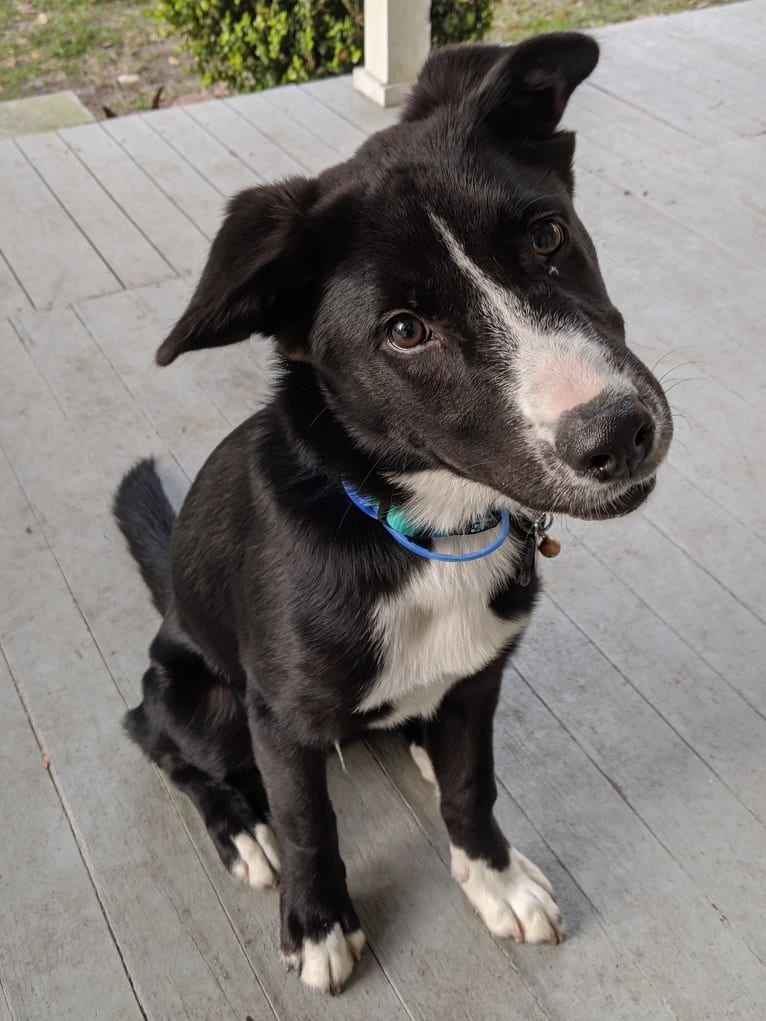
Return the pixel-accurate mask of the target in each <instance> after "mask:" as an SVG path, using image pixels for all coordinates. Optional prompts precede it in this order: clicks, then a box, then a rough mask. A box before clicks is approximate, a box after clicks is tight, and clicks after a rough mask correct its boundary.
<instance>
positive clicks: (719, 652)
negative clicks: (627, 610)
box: [585, 517, 766, 715]
mask: <svg viewBox="0 0 766 1021" xmlns="http://www.w3.org/2000/svg"><path fill="white" fill-rule="evenodd" d="M621 524H622V523H621V522H602V523H600V525H599V532H598V545H597V546H596V542H595V541H594V539H593V538H592V537H591V536H590V535H589V536H588V537H587V539H586V540H585V541H586V545H587V546H588V548H589V549H590V550H591V551H592V552H593V553H594V555H596V556H597V557H598V559H599V560H601V561H602V563H605V564H607V565H608V566H609V567H610V568H611V569H612V570H613V571H615V572H616V573H617V574H618V575H619V576H620V577H621V578H622V579H623V580H624V581H625V583H626V584H627V585H628V586H629V587H630V588H631V589H632V590H633V591H634V592H635V593H636V594H637V595H638V596H639V598H641V599H643V600H644V602H645V603H647V604H648V605H649V606H651V607H652V608H653V609H654V610H655V612H656V613H657V614H659V616H660V617H661V618H662V619H663V620H665V622H666V623H667V624H668V625H669V626H670V627H672V628H673V630H674V631H675V632H676V633H677V634H679V635H680V636H681V637H682V638H683V639H684V641H685V642H687V643H688V644H690V645H691V646H692V647H693V648H694V649H695V650H696V651H697V652H698V653H699V655H700V656H702V658H703V659H704V660H705V661H706V662H707V663H708V664H709V665H710V666H711V667H712V668H713V669H714V670H715V671H717V673H718V674H720V676H721V677H722V678H724V679H726V680H727V681H728V683H729V684H731V686H732V687H733V688H735V689H736V690H737V691H738V692H739V693H740V694H741V695H742V696H743V697H744V698H746V699H747V700H748V702H750V704H751V705H753V706H754V707H755V708H756V709H757V710H758V711H759V712H760V713H761V714H763V715H766V690H764V685H763V670H762V665H763V660H762V656H763V649H764V647H765V644H764V643H765V639H766V629H765V627H764V625H763V624H762V623H761V622H760V621H759V620H758V619H757V618H756V617H754V616H753V614H752V613H750V611H749V610H748V609H747V608H746V607H745V606H743V605H742V603H741V602H739V601H738V600H737V599H736V598H735V597H734V596H732V595H730V594H729V593H728V592H727V591H726V590H725V589H724V588H722V587H721V586H720V585H719V584H718V582H717V581H716V580H715V579H714V578H712V577H711V576H710V575H709V574H707V573H706V572H705V571H704V570H702V569H701V568H700V567H699V566H698V565H697V564H695V563H693V562H692V561H691V560H690V559H689V558H688V557H686V556H681V557H679V556H678V555H677V549H676V547H674V546H673V545H672V543H671V542H670V541H669V540H668V539H667V538H665V536H664V535H662V533H661V532H659V531H658V530H657V529H656V528H653V527H652V525H651V524H650V523H649V522H647V521H645V520H644V519H643V518H641V517H634V518H632V519H631V520H630V528H629V533H628V535H629V538H628V539H627V540H626V532H625V529H624V528H621V527H620V525H621ZM635 550H641V556H640V558H637V557H636V556H635ZM647 563H649V564H651V565H652V569H651V571H647V570H646V568H645V565H646V564H647ZM713 607H714V608H715V609H714V611H713V610H712V609H711V608H713Z"/></svg>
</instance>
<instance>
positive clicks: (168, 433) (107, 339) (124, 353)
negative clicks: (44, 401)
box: [78, 293, 229, 479]
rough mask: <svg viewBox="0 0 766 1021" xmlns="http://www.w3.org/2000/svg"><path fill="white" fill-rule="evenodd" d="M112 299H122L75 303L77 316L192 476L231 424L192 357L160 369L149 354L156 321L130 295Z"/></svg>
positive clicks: (157, 336) (155, 339) (154, 344)
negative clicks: (203, 384) (201, 380)
mask: <svg viewBox="0 0 766 1021" xmlns="http://www.w3.org/2000/svg"><path fill="white" fill-rule="evenodd" d="M115 297H118V298H119V299H121V300H119V301H116V302H108V303H104V304H101V303H97V304H91V303H90V302H84V303H83V304H82V305H79V306H78V314H79V315H80V317H81V318H82V321H83V322H84V324H85V326H86V328H87V329H88V332H89V333H90V335H91V336H92V337H93V338H94V340H95V341H96V343H97V344H98V345H99V347H100V348H101V350H102V351H103V352H104V354H105V355H106V357H107V358H108V360H109V362H110V364H111V365H112V367H113V368H114V369H115V371H116V372H117V374H118V375H119V377H120V378H121V379H122V381H123V383H124V384H125V386H126V387H127V389H128V391H129V392H130V393H131V394H132V395H133V398H134V400H135V401H136V402H137V403H138V405H139V407H140V408H142V409H143V410H144V412H145V413H146V415H147V417H148V418H149V419H150V421H151V422H152V425H153V426H154V428H155V429H156V430H157V432H158V433H159V434H160V435H162V436H164V437H165V438H166V440H167V442H168V445H169V447H170V450H171V451H172V453H173V455H174V457H175V458H176V460H177V461H178V463H179V464H180V465H181V467H182V468H183V470H184V472H185V473H186V475H187V476H188V477H189V478H190V479H193V478H194V476H195V475H196V474H197V472H198V471H199V469H200V467H201V466H202V464H203V463H204V462H205V461H206V460H207V458H208V457H209V455H210V453H211V452H212V451H213V449H214V448H215V447H216V446H217V445H218V443H219V442H220V441H221V440H222V439H223V437H224V436H225V435H226V433H227V432H228V426H229V423H228V422H227V421H226V419H225V418H224V417H223V416H222V415H221V413H220V412H219V410H218V409H217V408H216V407H215V405H214V404H213V402H212V401H211V400H210V398H209V397H208V396H207V395H206V394H205V392H204V391H203V390H202V389H201V388H200V387H199V385H198V384H197V382H196V380H195V378H194V371H193V364H194V358H195V356H194V355H193V354H192V355H186V356H185V357H184V358H182V359H180V360H179V361H178V362H176V363H175V364H174V365H173V366H172V367H171V368H168V369H160V368H158V367H157V366H156V365H155V364H154V358H153V355H154V351H155V350H156V348H157V347H158V345H159V342H160V341H161V339H162V336H161V335H160V334H159V332H158V330H157V326H156V325H155V322H154V319H153V318H151V317H150V316H149V315H148V314H147V312H146V310H145V309H144V308H142V307H141V305H140V304H139V303H138V301H137V300H136V298H135V297H134V295H133V294H132V293H123V294H120V295H115ZM223 357H225V356H223Z"/></svg>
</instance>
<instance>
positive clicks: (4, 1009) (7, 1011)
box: [0, 980, 13, 1021]
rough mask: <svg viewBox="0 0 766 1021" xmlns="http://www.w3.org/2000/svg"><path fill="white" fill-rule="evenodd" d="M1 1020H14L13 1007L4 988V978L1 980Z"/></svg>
mask: <svg viewBox="0 0 766 1021" xmlns="http://www.w3.org/2000/svg"><path fill="white" fill-rule="evenodd" d="M0 1021H13V1018H12V1017H11V1008H10V1005H9V1003H8V998H7V997H6V995H5V990H4V989H3V983H2V980H0Z"/></svg>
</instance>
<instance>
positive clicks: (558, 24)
mask: <svg viewBox="0 0 766 1021" xmlns="http://www.w3.org/2000/svg"><path fill="white" fill-rule="evenodd" d="M721 2H724V3H726V2H730V0H579V2H578V3H569V4H564V3H560V2H558V0H500V2H499V3H498V5H497V11H496V13H495V18H494V23H493V27H492V32H491V35H490V38H491V39H493V40H495V41H497V42H501V41H511V42H512V41H515V40H517V39H522V38H524V37H525V36H528V35H533V34H534V33H536V32H559V31H562V30H567V29H582V28H597V27H598V26H599V25H610V24H612V23H613V22H616V21H632V20H633V19H634V18H644V17H648V16H649V15H652V14H674V13H675V12H677V11H691V10H698V9H699V8H702V7H712V6H717V5H718V3H721Z"/></svg>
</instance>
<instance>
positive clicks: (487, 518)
mask: <svg viewBox="0 0 766 1021" xmlns="http://www.w3.org/2000/svg"><path fill="white" fill-rule="evenodd" d="M364 499H365V502H366V503H367V504H369V506H370V507H372V508H373V509H374V510H375V512H376V514H377V516H378V520H379V521H382V522H383V523H384V524H386V525H388V527H389V528H392V529H393V530H394V531H395V532H398V533H399V534H400V535H406V536H407V538H408V539H412V538H414V537H415V536H416V535H425V534H429V535H430V537H431V538H432V539H446V538H448V537H449V536H450V535H478V534H479V533H480V532H488V531H489V530H490V529H491V528H497V526H498V525H499V524H500V520H501V517H500V512H499V511H490V512H489V513H488V514H485V515H484V516H483V517H480V518H477V519H476V520H475V521H472V522H471V524H470V525H468V527H467V528H462V529H460V530H459V531H457V532H430V533H425V532H424V531H423V529H422V528H418V526H417V525H416V524H414V523H413V522H412V521H410V519H409V518H408V517H407V515H406V514H405V512H404V511H403V510H401V509H400V508H399V507H389V509H388V511H387V512H386V513H385V514H381V513H380V506H379V504H378V501H377V500H373V499H371V498H370V497H364Z"/></svg>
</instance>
